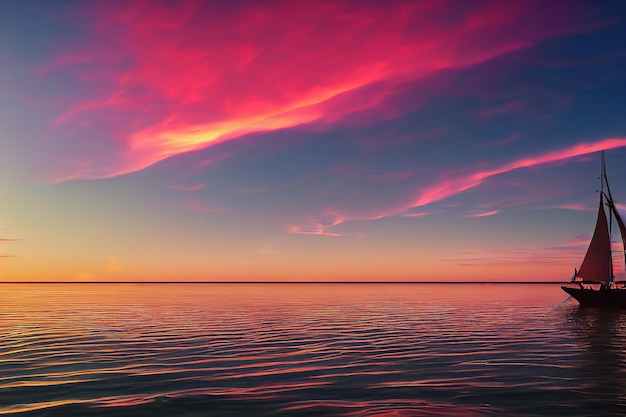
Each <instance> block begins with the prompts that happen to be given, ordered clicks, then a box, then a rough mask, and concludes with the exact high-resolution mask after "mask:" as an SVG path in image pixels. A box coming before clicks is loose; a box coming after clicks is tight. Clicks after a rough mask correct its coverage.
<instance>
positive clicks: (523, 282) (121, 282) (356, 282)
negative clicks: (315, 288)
mask: <svg viewBox="0 0 626 417" xmlns="http://www.w3.org/2000/svg"><path fill="white" fill-rule="evenodd" d="M564 283H565V282H564V281H0V284H564Z"/></svg>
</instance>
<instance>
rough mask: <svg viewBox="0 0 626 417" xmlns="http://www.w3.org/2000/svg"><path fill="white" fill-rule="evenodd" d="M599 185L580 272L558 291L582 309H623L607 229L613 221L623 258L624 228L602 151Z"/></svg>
mask: <svg viewBox="0 0 626 417" xmlns="http://www.w3.org/2000/svg"><path fill="white" fill-rule="evenodd" d="M600 184H601V185H600V187H601V189H600V206H599V208H598V220H597V221H596V229H595V231H594V232H593V237H592V238H591V242H590V243H589V248H588V249H587V253H586V254H585V258H584V259H583V263H582V265H581V266H580V270H576V269H574V276H573V277H572V280H571V282H570V283H569V284H567V285H564V286H562V287H561V288H563V291H565V292H566V293H568V294H569V295H571V296H572V297H573V298H575V299H576V300H577V301H578V302H579V303H580V305H581V306H584V307H612V308H615V307H619V308H626V282H625V281H616V280H615V274H614V265H613V253H612V251H611V229H612V226H613V221H615V222H616V223H617V226H618V227H617V228H618V229H619V233H620V235H621V238H622V247H621V252H622V255H626V252H624V250H625V248H626V226H624V222H623V220H622V217H621V216H620V214H619V211H617V207H615V202H614V201H613V196H612V195H611V189H610V188H609V182H608V180H607V177H606V167H605V164H604V151H602V153H601V174H600ZM607 214H608V216H607ZM625 260H626V258H625Z"/></svg>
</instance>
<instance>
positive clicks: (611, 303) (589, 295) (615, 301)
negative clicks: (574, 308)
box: [561, 286, 626, 309]
mask: <svg viewBox="0 0 626 417" xmlns="http://www.w3.org/2000/svg"><path fill="white" fill-rule="evenodd" d="M561 288H562V289H563V291H565V292H566V293H568V294H569V295H571V296H572V297H573V298H575V299H576V301H578V302H579V303H580V306H581V307H601V308H624V309H626V289H624V288H611V289H603V290H596V289H591V288H575V287H566V286H562V287H561Z"/></svg>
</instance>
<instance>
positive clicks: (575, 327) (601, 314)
mask: <svg viewBox="0 0 626 417" xmlns="http://www.w3.org/2000/svg"><path fill="white" fill-rule="evenodd" d="M566 319H567V320H566V321H567V322H566V326H567V329H568V330H569V331H570V333H571V334H572V335H573V336H574V337H575V338H576V339H577V341H576V342H575V343H576V346H577V347H578V349H579V350H580V358H579V360H580V364H579V365H578V366H577V368H578V372H579V373H580V376H579V377H578V378H577V379H578V380H579V381H580V382H581V383H580V386H579V388H578V389H577V391H578V394H579V395H580V396H582V397H583V398H584V399H585V401H579V406H580V407H581V409H582V410H586V411H588V412H589V415H603V416H623V415H625V413H626V311H624V310H605V309H589V308H580V307H577V308H573V309H572V310H571V312H570V313H569V314H568V315H567V316H566ZM582 410H581V411H582Z"/></svg>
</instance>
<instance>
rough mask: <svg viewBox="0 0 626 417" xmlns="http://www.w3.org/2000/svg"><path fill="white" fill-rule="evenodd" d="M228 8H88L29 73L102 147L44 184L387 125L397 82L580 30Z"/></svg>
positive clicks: (365, 7) (425, 8)
mask: <svg viewBox="0 0 626 417" xmlns="http://www.w3.org/2000/svg"><path fill="white" fill-rule="evenodd" d="M89 4H90V5H93V4H92V3H89ZM479 5H480V6H481V7H480V8H478V6H479ZM240 6H241V7H236V8H235V7H229V6H224V5H219V4H218V5H217V6H216V5H215V4H214V3H210V2H201V1H184V2H175V3H169V2H156V3H155V2H125V3H115V4H114V5H113V4H112V3H109V2H101V3H97V5H96V6H95V7H96V8H95V9H93V10H89V11H88V13H87V14H85V15H84V16H83V18H85V19H86V21H90V22H92V33H91V34H90V36H87V37H86V39H85V41H84V42H83V43H82V44H80V45H71V50H72V52H63V53H59V56H58V59H57V60H56V61H54V62H51V63H50V64H49V65H47V66H45V67H44V68H42V69H40V71H39V72H38V73H39V74H40V76H42V77H45V76H50V75H53V74H55V73H57V72H59V71H66V72H69V73H71V74H72V75H75V76H76V79H78V80H79V81H80V82H81V83H82V85H81V91H85V93H80V94H78V93H76V94H75V96H74V97H71V98H70V99H71V100H72V101H73V104H72V105H71V106H70V107H68V108H67V109H65V110H64V111H63V112H61V114H59V116H58V118H57V119H56V122H55V127H56V128H59V127H61V126H65V125H68V126H72V127H73V128H75V129H77V131H78V133H77V134H78V135H79V136H80V134H81V132H82V135H83V136H84V135H89V132H90V130H89V129H91V128H92V127H93V126H95V125H97V126H98V127H99V128H101V129H104V131H105V133H106V135H105V136H106V137H108V138H113V142H114V144H115V147H114V150H113V151H110V152H108V153H98V154H97V155H84V154H82V153H85V152H86V153H88V151H84V150H83V151H81V154H79V155H74V157H76V158H79V159H80V161H79V162H76V163H72V164H63V165H62V166H63V167H68V168H67V169H68V170H69V171H71V172H64V173H63V174H62V175H59V176H57V177H56V178H55V179H56V180H63V179H69V178H99V177H111V176H116V175H121V174H124V173H128V172H133V171H137V170H141V169H143V168H145V167H147V166H149V165H151V164H154V163H156V162H158V161H161V160H163V159H165V158H168V157H170V156H173V155H178V154H181V153H185V152H190V151H195V150H199V149H203V148H206V147H208V146H212V145H214V144H217V143H220V142H223V141H227V140H233V139H237V138H240V137H242V136H245V135H247V134H250V133H254V132H266V131H273V130H278V129H285V128H290V127H294V126H298V125H302V124H310V123H317V124H320V125H325V124H329V123H336V122H337V121H340V120H342V119H345V118H347V117H348V116H350V115H354V114H356V113H360V112H364V111H370V110H372V109H375V111H374V112H373V113H371V115H373V116H376V117H378V118H389V117H397V116H398V115H399V114H402V112H405V111H406V109H403V108H402V107H401V106H395V107H393V106H391V107H390V106H389V105H388V103H387V104H385V103H386V102H385V98H386V97H388V96H389V95H391V94H394V93H396V91H395V86H396V85H398V84H399V83H404V82H407V81H411V80H416V79H421V78H424V77H426V76H428V75H430V74H432V73H434V72H436V71H440V70H443V69H447V68H459V67H464V66H469V65H474V64H477V63H480V62H484V61H486V60H489V59H491V58H493V57H495V56H498V55H500V54H503V53H506V52H509V51H512V50H516V49H519V48H524V47H527V46H529V45H532V44H534V43H536V42H539V41H541V40H543V39H546V38H549V37H553V36H559V35H564V34H567V33H572V32H576V31H579V30H580V27H581V26H582V24H583V22H584V19H585V18H586V13H585V12H584V11H582V10H578V9H576V7H573V6H571V5H569V4H568V5H560V4H556V3H551V4H545V2H539V1H532V0H529V1H523V2H522V1H520V2H507V3H506V4H504V3H503V2H500V1H486V2H483V3H480V4H479V3H475V6H474V10H469V11H466V12H465V13H461V12H458V11H457V8H456V2H454V1H441V0H431V1H423V2H413V1H407V2H403V1H397V2H386V3H376V2H374V3H372V2H368V3H362V2H354V3H353V2H349V1H344V2H339V1H328V2H324V1H298V2H290V1H285V2H276V3H272V7H266V5H262V4H261V3H241V4H240ZM538 9H540V10H541V13H537V10H538ZM453 10H454V13H451V11H453ZM433 22H445V23H446V24H441V25H439V24H435V23H433ZM277 23H278V24H277ZM96 51H97V53H96ZM385 106H387V107H385ZM371 121H372V120H371V117H368V118H365V119H363V120H361V121H360V122H363V123H371Z"/></svg>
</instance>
